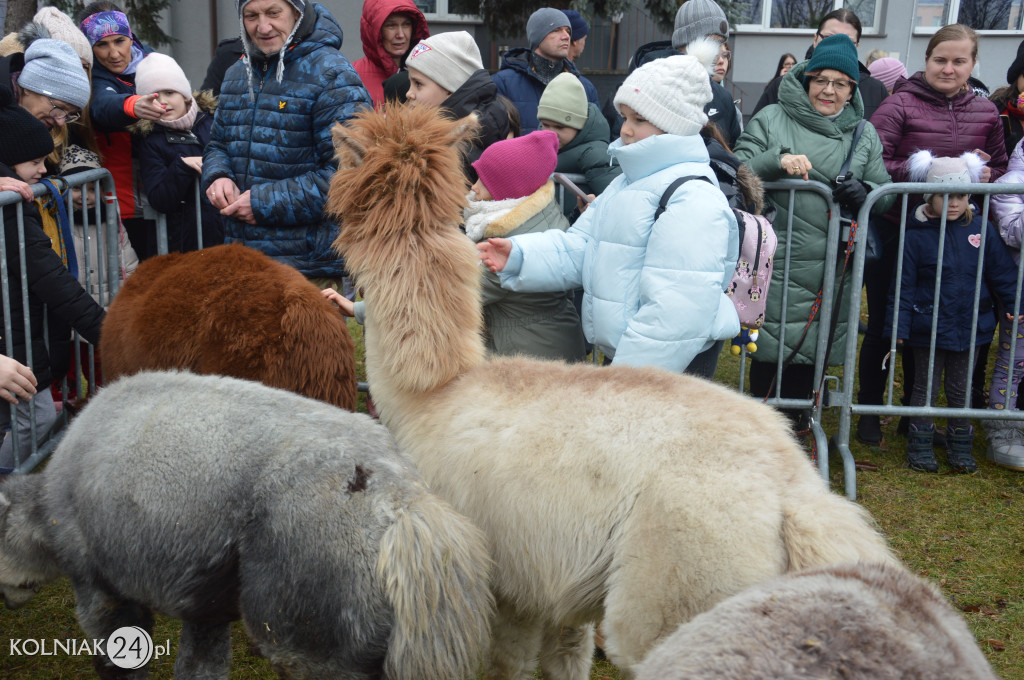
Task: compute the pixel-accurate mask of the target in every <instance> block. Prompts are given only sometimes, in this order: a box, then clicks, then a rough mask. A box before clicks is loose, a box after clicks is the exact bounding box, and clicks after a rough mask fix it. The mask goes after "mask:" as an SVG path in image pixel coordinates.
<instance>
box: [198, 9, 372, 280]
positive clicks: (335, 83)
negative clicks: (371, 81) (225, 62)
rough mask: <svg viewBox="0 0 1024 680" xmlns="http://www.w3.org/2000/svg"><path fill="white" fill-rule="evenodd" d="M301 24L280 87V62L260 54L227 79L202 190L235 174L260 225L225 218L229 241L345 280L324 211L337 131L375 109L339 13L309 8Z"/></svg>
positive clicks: (233, 68)
mask: <svg viewBox="0 0 1024 680" xmlns="http://www.w3.org/2000/svg"><path fill="white" fill-rule="evenodd" d="M310 13H312V15H310ZM300 21H301V23H300V26H299V29H298V31H297V32H296V36H300V35H303V36H304V37H303V38H302V39H301V40H300V41H299V42H298V43H297V44H294V45H293V46H292V47H289V48H287V49H286V50H285V54H284V57H283V58H284V74H283V78H282V79H281V82H278V80H277V77H276V76H277V66H278V64H277V56H276V55H274V56H272V57H271V58H270V59H269V60H267V59H263V58H262V57H261V56H260V55H259V53H257V52H255V51H253V55H254V58H253V59H252V63H251V65H250V64H249V63H247V62H246V60H242V61H239V62H238V63H236V64H234V65H233V66H231V68H229V69H228V72H227V73H226V74H225V76H224V83H223V85H222V86H221V94H220V99H219V104H218V107H217V114H216V117H215V119H214V124H213V132H212V138H211V141H210V144H209V145H208V146H207V147H206V153H205V154H204V155H203V190H204V191H205V190H206V188H207V187H209V186H210V184H212V183H213V181H214V180H216V179H218V178H220V177H228V178H230V179H232V180H233V181H234V182H235V184H237V185H238V188H239V189H240V190H241V191H247V190H248V191H250V192H251V198H252V210H253V215H254V216H255V218H256V224H254V225H253V224H246V223H245V222H241V221H239V220H235V219H227V220H226V221H225V225H224V237H225V238H224V240H225V242H228V243H230V242H234V241H239V242H241V243H244V244H246V245H247V246H250V247H252V248H256V249H257V250H261V251H263V252H264V253H266V254H267V255H270V256H271V257H273V258H274V259H276V260H278V261H279V262H283V263H285V264H288V265H291V266H292V267H295V268H296V269H298V270H299V271H300V272H302V273H303V274H304V275H306V276H308V277H338V276H340V275H341V274H342V272H343V269H344V268H343V263H342V261H341V260H340V259H339V258H338V256H337V254H336V253H335V252H334V251H333V250H332V248H331V242H332V241H333V240H334V237H335V235H336V233H337V229H338V228H337V225H335V224H334V223H333V222H331V221H329V220H328V219H327V217H326V216H325V215H324V212H323V211H324V204H325V202H326V198H327V190H328V185H329V183H330V180H331V176H332V175H333V174H334V171H335V170H336V169H337V166H336V164H335V162H334V145H333V144H332V143H331V127H332V126H333V125H334V124H335V123H336V122H340V121H345V120H347V119H348V118H351V117H352V116H353V115H354V114H355V113H356V112H357V111H359V110H360V109H362V108H369V107H371V106H372V104H371V103H370V97H369V95H368V94H367V93H366V89H365V88H364V87H363V85H362V83H361V82H360V80H359V76H358V75H356V72H355V70H354V69H353V68H352V65H351V64H350V63H349V61H348V59H346V58H345V56H344V55H343V54H341V52H339V51H338V50H339V48H340V47H341V42H342V32H341V28H340V27H339V26H338V23H337V22H336V21H335V20H334V17H332V16H331V14H330V13H329V12H328V11H327V9H325V8H324V7H323V6H322V5H320V4H311V5H307V9H306V15H305V16H304V17H303V18H302V19H301V20H300ZM307 22H309V23H311V24H312V25H311V26H309V27H308V28H307V27H306V24H307ZM304 31H308V33H306V32H304ZM296 39H297V38H296ZM250 72H251V75H252V94H250V89H249V87H250V85H249V83H250V80H249V76H250Z"/></svg>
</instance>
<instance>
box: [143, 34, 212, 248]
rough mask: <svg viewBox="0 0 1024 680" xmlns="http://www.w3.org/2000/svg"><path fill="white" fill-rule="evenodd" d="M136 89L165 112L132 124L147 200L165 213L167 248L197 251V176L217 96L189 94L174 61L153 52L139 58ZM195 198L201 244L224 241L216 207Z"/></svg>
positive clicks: (189, 88) (200, 93)
mask: <svg viewBox="0 0 1024 680" xmlns="http://www.w3.org/2000/svg"><path fill="white" fill-rule="evenodd" d="M135 89H136V91H137V92H138V94H140V95H156V96H157V100H156V101H157V102H158V103H159V104H160V105H161V106H163V108H164V111H165V113H164V115H163V116H162V117H161V118H160V119H159V120H156V121H151V120H140V121H139V122H137V123H135V124H134V125H133V126H132V132H133V133H134V134H135V135H136V137H135V146H134V149H135V155H136V158H137V159H138V162H139V175H140V181H141V184H142V188H143V189H144V190H145V192H146V195H147V197H148V198H149V203H150V205H152V206H153V207H154V208H155V209H157V210H159V211H160V212H162V213H164V214H165V215H167V249H168V251H169V252H181V253H187V252H190V251H193V250H198V249H199V246H200V243H199V230H198V228H197V227H198V225H197V223H196V181H197V180H198V178H199V175H200V174H201V173H202V170H203V151H204V150H205V149H206V145H207V144H208V143H209V141H210V129H211V128H212V127H213V112H214V109H215V108H216V100H215V99H214V98H213V95H212V94H210V93H209V92H197V93H193V92H192V88H191V87H190V86H189V83H188V78H186V77H185V73H184V72H183V71H182V70H181V67H180V66H178V63H177V62H176V61H174V59H172V58H171V57H168V56H167V55H165V54H160V53H157V52H153V53H152V54H150V55H148V56H147V57H146V58H145V59H143V60H142V61H141V62H140V63H139V66H138V68H137V69H136V72H135ZM199 200H200V205H201V206H202V247H204V248H208V247H210V246H215V245H217V244H220V243H223V242H224V225H223V222H222V218H221V215H220V213H219V211H217V210H216V209H214V207H213V206H212V205H210V202H209V200H208V199H207V198H206V196H205V195H204V194H202V193H200V195H199Z"/></svg>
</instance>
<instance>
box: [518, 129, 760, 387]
mask: <svg viewBox="0 0 1024 680" xmlns="http://www.w3.org/2000/svg"><path fill="white" fill-rule="evenodd" d="M609 153H611V155H612V156H613V157H615V158H616V159H617V160H618V161H619V164H620V165H621V167H622V174H621V175H619V176H618V177H617V178H615V179H614V180H613V181H612V183H611V184H609V185H608V188H607V189H605V190H604V192H603V193H602V194H601V195H600V196H598V197H597V200H596V201H594V202H593V203H591V204H590V207H588V208H587V210H586V212H584V213H583V215H581V216H580V218H579V219H578V220H576V222H575V224H573V226H572V227H570V228H569V230H568V231H566V232H562V231H559V230H557V229H549V230H548V231H545V232H542V233H539V234H536V233H535V234H523V235H520V236H516V237H514V238H513V239H512V243H513V246H512V253H511V254H510V256H509V259H508V263H507V264H506V265H505V268H504V270H502V271H501V272H500V277H501V285H502V286H504V287H505V288H509V289H510V290H517V291H542V290H572V289H574V288H579V287H581V286H582V288H583V291H584V294H583V314H582V319H583V331H584V333H585V334H586V336H587V339H588V340H590V341H591V342H593V343H594V345H595V346H597V348H598V349H599V350H601V351H602V352H604V353H605V354H606V355H608V356H612V355H614V358H615V363H616V364H628V365H633V366H656V367H659V368H662V369H665V370H668V371H675V372H677V373H678V372H682V371H683V370H684V369H685V368H686V367H687V366H689V364H690V362H691V361H692V360H693V358H694V357H695V356H697V354H699V353H700V352H703V351H704V350H706V349H708V348H709V347H711V345H712V344H714V342H715V341H717V340H724V339H727V338H732V337H734V336H735V335H736V334H737V333H739V331H740V324H739V319H738V318H737V316H736V308H735V307H734V306H733V303H732V302H731V298H729V296H727V295H726V294H725V289H726V287H727V286H728V285H729V281H730V280H731V279H732V275H733V272H734V270H735V268H736V252H737V249H738V248H739V233H738V230H737V227H736V218H735V217H734V215H733V213H732V210H731V209H730V208H729V204H728V202H727V201H726V198H725V195H724V194H722V192H721V191H720V190H719V189H718V180H717V179H716V177H715V173H714V171H713V170H712V169H711V166H710V165H709V162H708V152H707V148H706V147H705V145H704V141H703V140H702V139H701V137H700V136H699V135H691V136H687V137H681V136H678V135H670V134H662V135H655V136H652V137H648V138H647V139H644V140H641V141H639V142H636V143H634V144H629V145H626V146H624V145H623V144H622V140H621V139H618V140H616V141H614V142H612V144H611V146H610V147H609ZM687 175H700V176H703V177H707V178H708V179H710V180H711V183H710V184H709V183H708V182H702V181H691V182H686V183H684V184H683V185H682V186H680V187H679V188H678V189H676V191H675V192H674V193H673V194H672V198H671V200H670V201H669V203H668V206H667V208H666V210H665V212H664V213H663V214H662V215H661V217H659V218H658V219H657V220H655V219H654V213H655V211H656V209H657V207H658V201H659V200H660V199H661V197H662V195H663V194H664V193H665V190H666V189H667V188H668V186H669V185H670V184H671V183H672V182H673V181H674V180H675V179H677V178H679V177H684V176H687Z"/></svg>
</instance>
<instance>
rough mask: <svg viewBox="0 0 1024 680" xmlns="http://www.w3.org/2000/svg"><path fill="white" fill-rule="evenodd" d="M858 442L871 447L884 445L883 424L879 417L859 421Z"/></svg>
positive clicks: (865, 417) (864, 417)
mask: <svg viewBox="0 0 1024 680" xmlns="http://www.w3.org/2000/svg"><path fill="white" fill-rule="evenodd" d="M857 441H859V442H861V443H862V444H868V445H870V446H876V445H878V444H881V443H882V423H881V420H880V419H879V417H878V416H873V415H863V416H861V417H860V419H859V420H858V421H857Z"/></svg>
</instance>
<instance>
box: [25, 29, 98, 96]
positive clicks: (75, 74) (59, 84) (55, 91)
mask: <svg viewBox="0 0 1024 680" xmlns="http://www.w3.org/2000/svg"><path fill="white" fill-rule="evenodd" d="M18 85H20V86H21V87H23V88H25V89H26V90H30V91H32V92H36V93H38V94H42V95H46V96H47V97H52V98H54V99H58V100H60V101H62V102H67V103H68V104H71V105H72V106H77V107H78V108H80V109H83V108H85V105H86V104H88V103H89V95H90V93H91V87H90V86H89V76H87V75H85V69H84V68H82V60H81V59H79V58H78V55H77V54H75V50H74V49H73V48H72V47H71V45H69V44H67V43H66V42H62V41H60V40H46V39H40V40H36V41H35V42H33V43H32V44H31V45H29V46H28V49H27V50H25V67H24V68H23V69H22V70H21V74H20V75H19V76H18Z"/></svg>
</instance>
